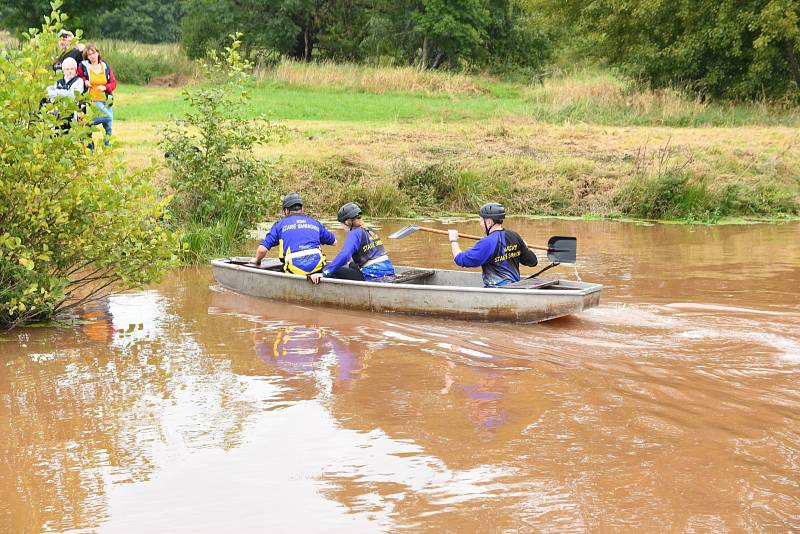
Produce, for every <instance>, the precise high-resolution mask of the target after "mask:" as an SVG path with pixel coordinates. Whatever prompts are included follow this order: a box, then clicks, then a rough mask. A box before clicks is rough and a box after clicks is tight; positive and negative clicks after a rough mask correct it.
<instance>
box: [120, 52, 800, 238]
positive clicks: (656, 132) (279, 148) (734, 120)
mask: <svg viewBox="0 0 800 534" xmlns="http://www.w3.org/2000/svg"><path fill="white" fill-rule="evenodd" d="M246 89H247V92H248V94H249V97H250V98H249V100H248V101H247V102H246V104H245V106H244V108H243V114H244V115H245V116H251V117H253V116H258V115H259V114H264V115H265V116H266V117H268V118H269V119H271V120H272V121H276V122H277V123H278V124H280V125H283V126H285V127H286V128H287V136H286V138H285V140H284V142H283V143H279V144H270V145H262V146H256V147H255V148H254V152H255V154H256V156H257V157H260V158H270V159H271V160H273V161H274V162H275V167H274V168H275V172H276V173H277V174H278V175H279V183H280V186H281V187H282V188H284V189H302V190H303V191H304V192H305V195H306V197H307V199H308V204H309V206H310V207H311V208H312V209H314V210H315V211H316V212H319V213H323V214H327V215H330V214H332V213H333V211H332V210H335V208H336V206H339V205H341V204H342V203H344V202H346V201H348V200H356V201H358V202H363V203H365V204H367V205H369V206H370V207H371V212H372V214H373V215H375V216H402V217H406V216H435V215H443V214H451V213H464V212H471V211H472V210H473V209H474V207H475V206H476V205H479V204H480V202H481V201H483V200H485V199H486V198H494V199H497V200H498V201H500V202H503V203H504V204H506V205H508V206H509V208H510V209H512V210H513V211H514V212H515V213H520V214H529V215H550V216H595V217H611V218H614V217H635V218H647V219H656V220H679V221H689V222H703V223H715V222H718V221H720V220H724V219H726V218H732V217H744V218H767V219H769V218H787V217H793V216H797V214H798V213H800V150H798V142H800V128H798V125H799V124H800V120H798V113H797V110H796V109H795V108H786V109H783V108H780V107H776V106H775V105H771V106H770V105H767V104H758V103H752V104H714V103H706V102H700V101H697V100H694V99H691V98H688V97H685V96H681V95H680V94H679V93H676V92H670V91H660V92H652V91H650V92H648V91H638V92H632V91H631V89H630V88H629V87H626V86H625V85H624V84H623V83H622V82H620V81H619V80H617V79H615V78H613V77H611V76H609V75H607V74H604V73H598V72H595V73H592V72H588V73H586V72H584V73H576V74H574V75H572V76H567V77H564V78H561V79H553V80H547V81H546V82H545V83H544V84H542V85H537V86H529V85H523V84H514V83H510V82H498V81H493V80H491V79H487V78H480V77H469V76H465V75H453V74H445V73H431V72H423V73H420V72H418V71H416V70H414V69H374V68H367V67H358V66H352V65H350V66H348V65H333V64H310V65H304V64H298V63H292V62H285V63H283V64H281V65H279V66H278V67H276V68H274V69H271V70H268V71H264V72H260V73H258V75H257V76H256V81H255V82H250V83H248V85H247V87H246ZM181 91H182V89H181V88H172V87H157V88H154V87H139V86H125V85H123V86H122V87H121V88H120V89H119V91H118V100H119V103H120V105H119V107H118V112H117V117H118V120H119V122H120V125H121V126H120V128H119V130H118V131H119V139H120V140H121V141H122V143H123V145H124V147H123V148H124V149H123V154H124V157H125V158H126V159H127V160H128V161H129V162H130V163H131V164H132V165H134V166H144V165H147V164H149V163H150V162H151V161H152V160H153V159H155V160H156V161H159V160H161V161H163V159H162V158H163V156H162V154H161V153H160V152H159V150H158V147H157V140H158V133H157V132H158V131H159V129H160V128H162V127H163V125H164V124H165V123H166V122H167V120H168V118H169V117H171V116H172V117H174V116H179V115H181V114H182V113H184V112H185V111H186V104H185V102H184V100H183V99H182V97H181Z"/></svg>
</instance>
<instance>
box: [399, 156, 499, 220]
mask: <svg viewBox="0 0 800 534" xmlns="http://www.w3.org/2000/svg"><path fill="white" fill-rule="evenodd" d="M399 188H400V190H401V191H403V192H404V193H405V194H406V195H407V196H408V197H409V198H411V199H413V200H414V204H415V206H417V207H418V208H419V209H421V210H422V211H423V212H424V213H425V214H433V213H441V212H458V213H464V212H473V211H475V209H477V207H478V206H480V205H481V204H483V203H485V202H488V201H490V200H491V201H495V202H505V201H506V200H507V199H508V198H509V197H510V196H511V194H512V192H513V191H514V187H513V186H512V184H510V183H509V182H508V181H507V180H505V179H503V178H499V177H493V176H488V175H486V174H485V173H483V172H480V171H476V170H472V169H467V168H464V167H461V166H459V165H457V164H455V163H452V162H449V161H448V162H444V163H437V164H434V165H427V166H423V167H418V166H413V165H408V164H407V165H405V166H404V167H403V168H401V170H400V179H399Z"/></svg>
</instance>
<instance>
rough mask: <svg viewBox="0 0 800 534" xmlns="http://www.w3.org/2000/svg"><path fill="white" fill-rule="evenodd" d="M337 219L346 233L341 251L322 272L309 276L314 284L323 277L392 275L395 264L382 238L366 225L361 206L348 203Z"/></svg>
mask: <svg viewBox="0 0 800 534" xmlns="http://www.w3.org/2000/svg"><path fill="white" fill-rule="evenodd" d="M336 218H337V220H338V221H339V222H340V223H341V224H342V227H343V228H344V229H345V231H346V232H347V238H346V239H345V240H344V245H342V250H340V251H339V254H337V255H336V257H335V258H334V259H333V261H332V262H330V263H329V264H328V265H326V266H325V267H324V268H323V269H322V272H319V273H316V274H312V275H311V276H309V277H308V278H309V280H311V282H313V283H315V284H318V283H319V281H320V280H321V279H322V278H323V277H327V278H340V279H344V280H361V281H367V282H371V281H376V280H380V279H385V278H384V277H387V276H393V275H394V265H392V261H391V260H390V259H389V256H388V255H387V254H386V249H385V248H384V247H383V241H381V238H380V237H378V234H376V233H375V232H374V231H373V230H372V229H371V228H369V227H367V226H366V225H365V224H364V221H363V220H362V219H361V208H360V207H359V205H358V204H356V203H355V202H348V203H347V204H345V205H344V206H342V207H341V208H339V213H338V214H337V216H336Z"/></svg>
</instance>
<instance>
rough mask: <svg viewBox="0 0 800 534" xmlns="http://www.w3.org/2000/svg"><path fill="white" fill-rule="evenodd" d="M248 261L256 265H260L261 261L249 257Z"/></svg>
mask: <svg viewBox="0 0 800 534" xmlns="http://www.w3.org/2000/svg"><path fill="white" fill-rule="evenodd" d="M250 263H251V264H252V265H255V266H256V267H261V262H260V261H258V260H257V259H256V258H250Z"/></svg>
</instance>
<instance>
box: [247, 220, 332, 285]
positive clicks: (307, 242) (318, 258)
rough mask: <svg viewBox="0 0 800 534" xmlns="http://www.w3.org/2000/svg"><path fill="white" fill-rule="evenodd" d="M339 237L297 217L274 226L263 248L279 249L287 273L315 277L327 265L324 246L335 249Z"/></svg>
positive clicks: (313, 221)
mask: <svg viewBox="0 0 800 534" xmlns="http://www.w3.org/2000/svg"><path fill="white" fill-rule="evenodd" d="M335 243H336V237H335V236H334V235H333V234H332V233H331V232H330V231H329V230H328V229H327V228H325V226H323V224H322V223H321V222H319V221H318V220H316V219H314V218H313V217H309V216H308V215H304V214H302V213H295V214H292V215H289V216H288V217H284V218H283V219H281V220H280V221H278V222H276V223H275V224H273V225H272V228H270V229H269V232H267V235H266V236H264V239H263V240H262V241H261V244H262V245H263V246H264V247H266V248H267V249H268V250H269V249H271V248H273V247H275V246H278V247H279V248H278V257H279V258H280V259H281V261H282V262H283V268H284V270H285V271H286V272H287V273H294V274H303V275H305V274H311V273H315V272H317V271H319V270H320V269H322V267H323V266H324V265H325V255H324V254H323V253H322V249H321V248H320V245H333V244H335Z"/></svg>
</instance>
